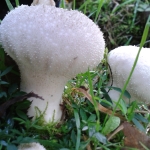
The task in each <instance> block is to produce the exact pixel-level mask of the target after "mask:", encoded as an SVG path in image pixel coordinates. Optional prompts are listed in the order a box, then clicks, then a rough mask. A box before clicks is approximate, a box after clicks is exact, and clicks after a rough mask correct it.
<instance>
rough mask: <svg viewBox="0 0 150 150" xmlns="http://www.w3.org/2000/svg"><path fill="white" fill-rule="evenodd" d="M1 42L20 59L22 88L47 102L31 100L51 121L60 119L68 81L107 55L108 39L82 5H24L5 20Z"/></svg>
mask: <svg viewBox="0 0 150 150" xmlns="http://www.w3.org/2000/svg"><path fill="white" fill-rule="evenodd" d="M0 42H1V44H2V46H3V48H4V50H5V52H6V53H7V54H8V55H10V56H11V57H12V58H13V59H14V60H15V61H16V63H17V64H18V66H19V69H20V73H21V90H23V91H26V92H31V91H33V92H34V93H36V94H38V95H39V96H42V97H43V98H44V101H42V100H39V99H35V100H34V99H31V100H33V101H32V104H31V107H30V108H29V110H28V115H29V116H35V106H36V107H38V108H39V109H40V110H41V111H42V112H43V111H44V110H45V109H46V111H45V116H44V117H45V120H46V121H47V122H48V121H52V120H53V119H54V120H53V121H58V120H59V119H60V118H61V115H62V110H61V107H60V104H61V101H62V98H61V96H62V93H63V89H64V86H65V84H66V83H67V81H68V80H69V79H71V78H73V77H75V76H76V75H77V74H79V73H81V72H85V71H87V70H88V69H93V68H94V67H96V66H97V65H98V64H99V63H100V61H101V60H102V58H103V54H104V48H105V41H104V38H103V34H102V32H101V31H100V29H99V27H98V26H97V25H96V24H95V23H94V22H93V21H92V20H90V19H89V18H88V17H87V16H85V15H84V14H82V13H81V12H79V11H76V10H71V11H69V10H66V9H61V8H56V7H54V6H49V5H45V4H44V5H43V4H38V5H36V6H27V5H21V6H19V7H17V8H15V9H14V10H12V11H11V12H9V13H8V14H7V15H6V17H5V18H4V19H3V20H2V22H1V25H0Z"/></svg>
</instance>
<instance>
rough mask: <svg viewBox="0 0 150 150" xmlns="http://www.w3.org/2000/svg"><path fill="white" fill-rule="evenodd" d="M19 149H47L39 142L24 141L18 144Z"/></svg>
mask: <svg viewBox="0 0 150 150" xmlns="http://www.w3.org/2000/svg"><path fill="white" fill-rule="evenodd" d="M18 150H46V149H45V148H44V146H43V145H41V144H39V143H35V142H34V143H22V144H20V145H19V146H18Z"/></svg>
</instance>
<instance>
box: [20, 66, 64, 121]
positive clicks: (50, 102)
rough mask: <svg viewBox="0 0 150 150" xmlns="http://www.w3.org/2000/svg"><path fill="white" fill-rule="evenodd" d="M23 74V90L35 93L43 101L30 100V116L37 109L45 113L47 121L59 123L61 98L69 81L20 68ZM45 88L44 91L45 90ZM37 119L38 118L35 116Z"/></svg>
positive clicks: (61, 77)
mask: <svg viewBox="0 0 150 150" xmlns="http://www.w3.org/2000/svg"><path fill="white" fill-rule="evenodd" d="M19 68H20V72H21V90H23V91H25V92H30V91H33V92H34V93H37V94H38V95H40V96H42V98H43V99H44V102H43V100H40V99H36V98H30V100H33V101H32V104H31V106H30V108H29V109H28V115H29V116H33V114H35V107H38V109H39V110H40V111H41V112H44V111H45V115H44V118H45V121H46V122H49V121H58V120H60V118H61V115H62V111H61V108H60V103H61V96H62V93H63V89H64V86H65V84H66V82H67V79H66V78H65V77H63V76H59V75H58V76H57V75H50V74H48V73H45V72H35V71H34V72H32V71H31V70H32V69H31V68H30V69H21V68H25V66H23V67H19ZM43 88H44V90H43ZM35 117H36V116H35Z"/></svg>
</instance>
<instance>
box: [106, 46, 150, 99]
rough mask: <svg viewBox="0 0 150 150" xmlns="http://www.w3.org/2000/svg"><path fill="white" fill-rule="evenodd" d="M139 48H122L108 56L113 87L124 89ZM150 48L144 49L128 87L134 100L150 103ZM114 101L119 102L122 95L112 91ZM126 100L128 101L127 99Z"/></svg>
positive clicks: (111, 95) (110, 93)
mask: <svg viewBox="0 0 150 150" xmlns="http://www.w3.org/2000/svg"><path fill="white" fill-rule="evenodd" d="M138 50H139V47H136V46H121V47H118V48H116V49H114V50H112V51H110V53H109V55H108V63H109V65H110V68H111V72H112V77H111V78H110V82H111V81H112V80H113V85H112V86H113V87H118V88H121V89H122V88H123V86H124V84H125V82H126V80H127V78H128V76H129V73H130V71H131V69H132V66H133V63H134V61H135V58H136V55H137V53H138ZM149 57H150V48H142V50H141V52H140V56H139V59H138V62H137V65H136V67H135V70H134V72H133V75H132V77H131V80H130V82H129V84H128V86H127V89H126V90H127V91H128V92H129V93H130V95H131V101H132V100H138V101H142V102H150V92H149V89H150V58H149ZM108 94H109V96H110V97H111V99H112V100H115V101H117V100H118V99H119V96H120V93H119V92H117V91H115V90H110V92H109V93H108ZM125 100H127V99H126V98H125Z"/></svg>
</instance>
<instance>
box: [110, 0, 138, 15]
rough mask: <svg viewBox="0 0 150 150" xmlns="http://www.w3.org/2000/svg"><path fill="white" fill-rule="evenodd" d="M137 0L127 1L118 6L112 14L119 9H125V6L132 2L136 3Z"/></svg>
mask: <svg viewBox="0 0 150 150" xmlns="http://www.w3.org/2000/svg"><path fill="white" fill-rule="evenodd" d="M134 1H135V0H128V1H125V2H124V3H122V4H120V5H118V6H117V7H115V8H114V9H113V11H112V13H115V12H116V11H117V10H118V9H120V8H121V7H123V6H125V5H127V4H129V3H132V2H134Z"/></svg>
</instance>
